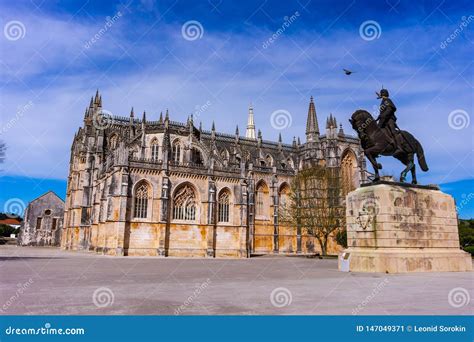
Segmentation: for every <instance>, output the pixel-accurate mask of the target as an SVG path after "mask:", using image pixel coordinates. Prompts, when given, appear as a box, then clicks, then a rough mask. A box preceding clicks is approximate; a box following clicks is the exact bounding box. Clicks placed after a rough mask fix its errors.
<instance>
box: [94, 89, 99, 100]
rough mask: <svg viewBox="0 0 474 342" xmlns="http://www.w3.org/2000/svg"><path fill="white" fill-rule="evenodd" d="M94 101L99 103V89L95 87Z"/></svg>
mask: <svg viewBox="0 0 474 342" xmlns="http://www.w3.org/2000/svg"><path fill="white" fill-rule="evenodd" d="M94 103H95V104H99V89H97V90H96V92H95V98H94Z"/></svg>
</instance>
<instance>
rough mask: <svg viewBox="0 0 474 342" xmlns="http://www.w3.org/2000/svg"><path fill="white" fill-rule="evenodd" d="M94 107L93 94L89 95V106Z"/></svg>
mask: <svg viewBox="0 0 474 342" xmlns="http://www.w3.org/2000/svg"><path fill="white" fill-rule="evenodd" d="M93 107H94V96H91V102H90V104H89V108H93Z"/></svg>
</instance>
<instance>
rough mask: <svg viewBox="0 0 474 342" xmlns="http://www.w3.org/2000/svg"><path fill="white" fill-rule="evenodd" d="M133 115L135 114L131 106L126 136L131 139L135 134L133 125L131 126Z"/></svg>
mask: <svg viewBox="0 0 474 342" xmlns="http://www.w3.org/2000/svg"><path fill="white" fill-rule="evenodd" d="M134 116H135V114H134V113H133V107H132V110H131V111H130V122H129V125H128V126H129V129H128V136H129V137H130V139H132V138H133V137H134V136H135V127H134V126H133V121H134V119H133V118H134Z"/></svg>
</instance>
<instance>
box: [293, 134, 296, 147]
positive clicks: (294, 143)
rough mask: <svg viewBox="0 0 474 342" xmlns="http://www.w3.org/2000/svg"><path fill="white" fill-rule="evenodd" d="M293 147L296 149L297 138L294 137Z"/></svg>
mask: <svg viewBox="0 0 474 342" xmlns="http://www.w3.org/2000/svg"><path fill="white" fill-rule="evenodd" d="M293 147H296V137H295V136H293Z"/></svg>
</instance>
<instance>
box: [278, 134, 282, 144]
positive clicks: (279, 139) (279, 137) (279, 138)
mask: <svg viewBox="0 0 474 342" xmlns="http://www.w3.org/2000/svg"><path fill="white" fill-rule="evenodd" d="M278 142H279V143H281V142H282V140H281V133H279V134H278Z"/></svg>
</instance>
